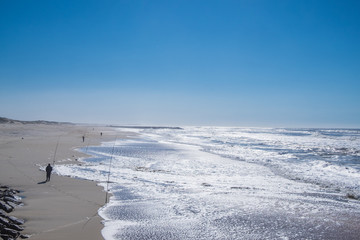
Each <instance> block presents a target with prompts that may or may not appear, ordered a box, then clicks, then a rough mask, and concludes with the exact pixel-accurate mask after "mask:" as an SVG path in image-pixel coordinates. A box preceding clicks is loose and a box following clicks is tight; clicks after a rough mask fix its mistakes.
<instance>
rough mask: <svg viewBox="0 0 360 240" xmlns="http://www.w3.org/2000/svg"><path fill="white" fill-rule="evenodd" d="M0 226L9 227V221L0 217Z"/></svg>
mask: <svg viewBox="0 0 360 240" xmlns="http://www.w3.org/2000/svg"><path fill="white" fill-rule="evenodd" d="M0 224H1V225H3V226H6V227H9V225H10V221H9V220H8V219H6V218H3V217H0Z"/></svg>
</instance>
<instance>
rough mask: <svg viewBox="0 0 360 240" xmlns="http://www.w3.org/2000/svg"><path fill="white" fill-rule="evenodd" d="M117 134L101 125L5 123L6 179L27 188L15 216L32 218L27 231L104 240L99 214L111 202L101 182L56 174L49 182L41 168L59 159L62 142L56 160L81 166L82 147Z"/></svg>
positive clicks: (0, 129) (0, 171)
mask: <svg viewBox="0 0 360 240" xmlns="http://www.w3.org/2000/svg"><path fill="white" fill-rule="evenodd" d="M101 132H102V133H103V134H102V136H101V134H100V133H101ZM115 134H118V133H115V132H114V131H113V129H111V128H108V127H99V126H95V127H93V126H83V125H72V124H45V123H44V124H40V123H37V124H22V123H3V124H0V163H1V168H0V183H1V184H3V185H8V186H11V187H12V188H15V189H17V190H20V191H21V193H20V194H19V195H20V196H21V197H23V199H22V201H23V203H24V206H22V207H18V208H16V210H15V211H14V212H12V213H11V215H13V216H16V217H18V218H22V219H24V220H25V221H26V222H25V224H24V227H25V230H24V231H23V232H22V233H23V234H29V235H31V239H34V240H35V239H47V240H50V239H53V240H56V239H96V240H98V239H103V237H102V235H101V229H102V228H103V225H102V223H101V220H102V219H101V217H100V216H98V214H97V213H98V209H99V208H100V207H102V206H103V205H104V201H105V192H104V191H103V189H102V188H101V187H99V186H97V185H96V183H95V182H91V181H85V180H79V179H74V178H70V177H62V176H58V175H56V174H52V177H51V181H50V182H46V183H44V181H45V172H44V171H41V170H40V167H43V166H46V165H47V164H48V163H51V164H52V163H53V161H54V153H55V149H56V146H57V143H58V147H57V151H56V155H55V164H64V163H69V162H71V163H78V164H81V163H79V162H78V159H79V158H81V157H85V155H84V154H82V153H80V152H77V151H75V149H76V148H78V147H86V146H88V145H97V144H100V143H101V142H103V141H111V140H114V138H115ZM84 135H85V141H84V142H83V139H82V136H84ZM118 137H121V136H119V135H118Z"/></svg>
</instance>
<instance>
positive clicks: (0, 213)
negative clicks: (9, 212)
mask: <svg viewBox="0 0 360 240" xmlns="http://www.w3.org/2000/svg"><path fill="white" fill-rule="evenodd" d="M5 216H6V212H5V211H4V210H2V209H0V217H5Z"/></svg>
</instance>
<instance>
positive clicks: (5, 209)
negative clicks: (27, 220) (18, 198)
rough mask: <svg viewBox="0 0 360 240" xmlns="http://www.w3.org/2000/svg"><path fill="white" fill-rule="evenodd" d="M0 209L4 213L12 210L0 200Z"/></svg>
mask: <svg viewBox="0 0 360 240" xmlns="http://www.w3.org/2000/svg"><path fill="white" fill-rule="evenodd" d="M0 209H2V210H4V211H5V212H7V213H9V212H11V211H12V210H13V209H14V208H13V207H11V206H9V205H8V204H7V203H5V202H4V201H2V200H0Z"/></svg>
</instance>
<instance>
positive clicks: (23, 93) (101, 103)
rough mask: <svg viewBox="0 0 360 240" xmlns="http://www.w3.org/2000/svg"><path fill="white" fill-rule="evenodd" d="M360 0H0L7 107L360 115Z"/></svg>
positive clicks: (107, 113)
mask: <svg viewBox="0 0 360 240" xmlns="http://www.w3.org/2000/svg"><path fill="white" fill-rule="evenodd" d="M359 12H360V1H332V0H325V1H321V0H316V1H308V0H301V1H300V0H299V1H297V0H294V1H290V0H271V1H270V0H266V1H265V0H236V1H230V0H191V1H190V0H181V1H178V0H167V1H160V0H159V1H158V0H151V1H150V0H149V1H145V0H143V1H140V0H126V1H124V0H105V1H100V0H99V1H93V0H84V1H76V0H75V1H73V0H72V1H68V0H52V1H48V0H34V1H29V0H17V1H10V0H0V116H2V117H8V118H13V119H19V120H40V119H41V120H52V121H67V122H76V123H103V124H140V125H169V126H188V125H191V126H194V125H206V126H209V125H211V126H240V127H241V126H244V127H344V128H350V127H351V128H359V127H360V14H359Z"/></svg>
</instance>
